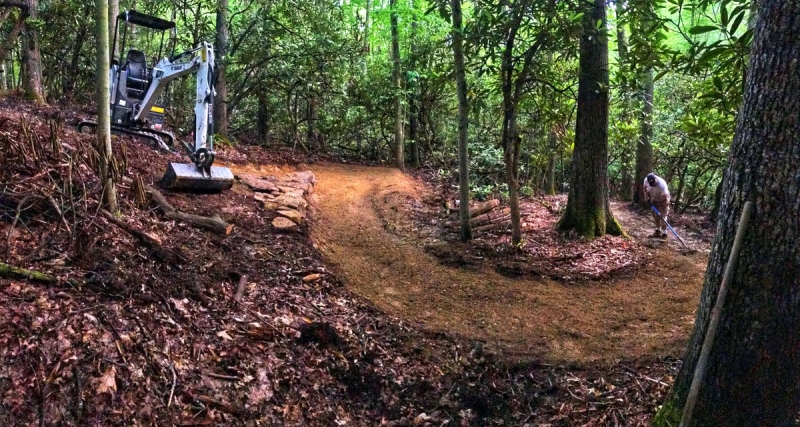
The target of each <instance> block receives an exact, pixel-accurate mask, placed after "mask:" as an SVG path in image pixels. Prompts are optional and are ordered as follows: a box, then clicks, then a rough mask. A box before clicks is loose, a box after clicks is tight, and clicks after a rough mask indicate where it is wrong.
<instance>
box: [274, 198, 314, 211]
mask: <svg viewBox="0 0 800 427" xmlns="http://www.w3.org/2000/svg"><path fill="white" fill-rule="evenodd" d="M272 201H273V202H274V203H277V204H278V205H280V206H286V207H289V208H292V209H295V210H298V211H300V212H305V210H306V207H307V206H308V202H306V200H305V199H304V198H303V197H298V196H295V195H291V194H281V195H280V196H278V197H276V198H275V200H272Z"/></svg>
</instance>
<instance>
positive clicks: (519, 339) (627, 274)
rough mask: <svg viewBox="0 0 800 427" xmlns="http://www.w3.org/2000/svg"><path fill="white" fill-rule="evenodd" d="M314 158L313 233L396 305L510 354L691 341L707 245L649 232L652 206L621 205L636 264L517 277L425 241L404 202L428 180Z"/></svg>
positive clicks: (349, 280)
mask: <svg viewBox="0 0 800 427" xmlns="http://www.w3.org/2000/svg"><path fill="white" fill-rule="evenodd" d="M311 169H312V170H313V171H314V172H315V173H316V175H317V179H318V186H317V190H316V193H315V200H316V202H317V208H318V212H317V220H316V224H314V226H313V227H312V235H313V237H314V239H315V242H316V243H317V245H318V246H319V249H320V250H321V252H322V253H323V256H324V257H325V259H326V261H328V262H330V263H331V264H333V265H334V266H335V267H336V268H337V270H338V272H339V273H340V275H341V277H342V278H343V279H344V280H345V282H346V284H347V285H348V287H350V288H351V289H352V290H353V291H355V292H356V293H357V294H360V295H362V296H364V297H366V298H368V299H370V300H371V301H372V302H373V303H374V304H375V305H377V306H378V307H379V308H381V309H382V310H384V311H386V312H388V313H389V314H392V315H395V316H398V317H400V318H403V319H407V320H409V321H412V322H418V323H420V324H422V325H423V326H424V327H426V328H427V329H430V330H433V331H442V332H450V333H455V334H459V335H463V336H466V337H469V338H473V339H478V340H481V341H484V342H485V343H486V344H487V345H488V346H489V348H491V349H492V350H494V351H496V352H498V353H499V354H504V355H506V356H508V357H511V358H513V359H518V358H521V359H530V358H536V359H542V360H546V361H573V362H588V361H613V360H615V359H618V358H639V357H642V356H652V355H680V352H681V351H682V350H683V348H684V345H685V341H686V338H687V336H688V333H689V331H690V328H691V326H692V322H693V320H694V314H693V311H694V309H695V308H696V306H697V298H698V296H699V291H700V287H701V285H702V277H703V272H704V269H705V264H706V260H707V256H706V253H705V251H704V250H700V251H699V252H698V253H696V254H693V255H683V254H681V253H680V252H679V250H678V249H679V247H680V244H679V243H678V242H677V241H675V240H674V239H672V240H670V241H669V242H668V243H662V242H658V241H651V240H650V239H648V238H647V237H646V236H647V234H648V233H649V232H651V231H652V230H651V224H650V219H649V216H643V215H638V216H637V215H636V214H634V213H632V212H630V211H628V209H627V207H622V206H615V211H616V212H615V213H616V215H617V217H618V218H619V219H620V221H621V222H622V224H623V226H624V227H625V228H626V229H627V230H628V233H629V234H630V235H631V239H632V240H633V242H638V243H639V250H640V251H644V252H645V253H643V254H642V255H643V256H642V257H641V259H642V260H643V261H641V262H640V265H639V266H637V267H636V268H632V269H628V270H626V271H623V272H620V273H619V274H615V275H612V276H611V278H610V279H607V280H603V281H593V280H583V281H577V282H575V281H573V282H564V281H555V280H551V279H547V278H542V277H523V278H516V279H515V278H508V277H506V276H503V275H500V274H499V273H497V272H496V271H495V269H493V268H488V267H486V266H483V267H478V268H454V267H448V266H445V265H443V264H442V263H440V262H439V260H438V259H437V258H436V257H434V256H432V255H430V254H429V253H427V252H426V251H425V249H424V246H425V245H426V243H430V242H425V240H422V239H420V235H419V234H418V233H416V232H415V230H416V229H418V228H419V227H418V225H419V224H415V223H414V221H412V219H411V218H410V217H411V215H410V213H409V212H410V210H411V209H413V208H414V206H419V205H420V204H421V203H422V202H420V200H422V199H423V198H425V197H426V192H427V191H428V190H427V189H426V188H425V186H424V185H423V184H421V183H420V182H418V181H415V180H414V179H413V178H411V177H410V176H408V175H404V174H402V173H400V172H399V171H398V170H396V169H389V168H379V167H359V166H344V165H331V164H319V165H314V166H312V167H311ZM434 220H435V219H431V221H434ZM678 232H679V233H681V234H688V233H683V232H682V230H678ZM588 244H589V243H586V245H588ZM695 244H696V242H695ZM701 249H702V248H701Z"/></svg>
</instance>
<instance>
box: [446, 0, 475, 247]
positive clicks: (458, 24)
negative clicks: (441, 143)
mask: <svg viewBox="0 0 800 427" xmlns="http://www.w3.org/2000/svg"><path fill="white" fill-rule="evenodd" d="M450 4H451V6H452V9H453V29H452V33H453V57H454V60H455V74H456V90H457V92H458V190H459V191H458V195H459V202H460V205H459V209H458V217H459V220H460V221H461V233H460V235H461V241H463V242H466V241H468V240H471V239H472V228H471V225H470V221H469V218H470V215H469V153H468V151H467V130H468V129H467V125H468V119H469V116H468V115H469V106H468V104H467V76H466V73H465V71H464V34H463V26H462V16H461V0H451V2H450Z"/></svg>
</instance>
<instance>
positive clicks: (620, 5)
mask: <svg viewBox="0 0 800 427" xmlns="http://www.w3.org/2000/svg"><path fill="white" fill-rule="evenodd" d="M616 12H617V51H618V54H619V55H618V56H619V76H620V80H619V96H620V99H621V100H622V111H621V113H620V118H621V119H622V122H623V123H625V124H626V125H630V124H631V97H630V82H629V81H628V73H629V70H630V64H629V62H628V40H627V37H626V36H625V25H624V22H623V18H622V17H623V15H624V14H625V5H624V2H622V1H617V2H616ZM620 143H621V145H622V148H621V157H620V162H621V168H620V169H621V170H620V175H621V178H620V186H619V194H618V196H619V198H620V199H622V200H626V201H627V200H631V199H632V198H633V192H634V191H635V190H634V185H635V183H634V182H633V176H632V174H631V167H632V166H633V165H632V164H631V163H632V160H633V158H632V157H633V155H632V154H633V152H634V151H635V148H634V144H633V143H632V141H628V140H626V139H623V140H622V141H620ZM642 180H644V177H642Z"/></svg>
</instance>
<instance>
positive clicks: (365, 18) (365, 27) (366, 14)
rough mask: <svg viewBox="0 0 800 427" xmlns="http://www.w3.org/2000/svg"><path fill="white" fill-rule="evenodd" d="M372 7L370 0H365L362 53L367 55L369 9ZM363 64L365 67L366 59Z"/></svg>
mask: <svg viewBox="0 0 800 427" xmlns="http://www.w3.org/2000/svg"><path fill="white" fill-rule="evenodd" d="M371 8H372V1H371V0H367V5H366V9H367V10H366V12H365V14H364V53H366V54H367V56H369V24H370V23H369V13H370V9H371ZM364 66H365V67H366V61H364Z"/></svg>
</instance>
